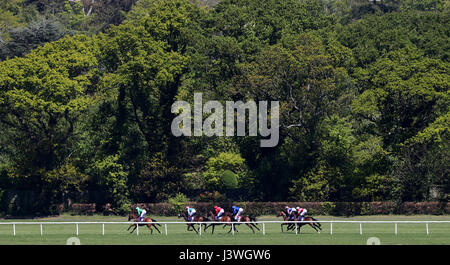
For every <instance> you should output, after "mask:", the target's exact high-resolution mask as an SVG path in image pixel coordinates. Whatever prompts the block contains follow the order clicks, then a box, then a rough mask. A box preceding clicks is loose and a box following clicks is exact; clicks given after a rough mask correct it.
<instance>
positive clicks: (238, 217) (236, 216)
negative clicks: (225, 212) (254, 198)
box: [231, 206, 244, 222]
mask: <svg viewBox="0 0 450 265" xmlns="http://www.w3.org/2000/svg"><path fill="white" fill-rule="evenodd" d="M231 208H233V214H232V215H233V216H234V217H233V218H234V219H235V220H236V221H237V222H239V221H240V220H241V213H242V212H243V211H244V209H242V208H241V207H238V206H232V207H231Z"/></svg>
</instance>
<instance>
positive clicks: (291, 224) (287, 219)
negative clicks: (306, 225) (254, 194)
mask: <svg viewBox="0 0 450 265" xmlns="http://www.w3.org/2000/svg"><path fill="white" fill-rule="evenodd" d="M280 216H282V217H283V220H284V221H290V220H289V217H288V216H287V214H286V213H285V212H284V211H281V212H279V213H278V214H277V217H280ZM283 225H287V230H286V231H289V230H292V229H294V225H295V224H293V223H281V232H284V231H283Z"/></svg>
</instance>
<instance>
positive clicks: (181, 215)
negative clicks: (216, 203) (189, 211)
mask: <svg viewBox="0 0 450 265" xmlns="http://www.w3.org/2000/svg"><path fill="white" fill-rule="evenodd" d="M181 217H183V218H184V221H186V222H189V218H188V216H187V215H186V214H185V213H184V212H181V213H180V214H179V215H178V218H181ZM192 221H193V222H209V219H208V218H207V217H203V216H194V219H193V220H192ZM194 225H195V224H187V230H188V231H191V230H189V228H191V227H192V229H194V231H195V232H196V233H197V234H198V231H197V229H195V226H194ZM201 225H202V224H198V227H199V229H201ZM205 230H206V224H203V231H205Z"/></svg>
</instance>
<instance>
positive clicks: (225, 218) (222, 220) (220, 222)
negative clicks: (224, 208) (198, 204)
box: [205, 211, 237, 234]
mask: <svg viewBox="0 0 450 265" xmlns="http://www.w3.org/2000/svg"><path fill="white" fill-rule="evenodd" d="M209 216H210V217H211V220H213V221H214V222H217V224H214V223H212V224H209V225H208V226H207V227H206V228H208V227H210V226H212V232H211V234H214V227H215V226H216V225H223V223H225V224H224V225H223V227H224V228H225V226H227V225H229V226H231V225H232V224H231V217H230V216H229V214H227V213H224V214H223V215H222V217H221V218H220V219H219V220H216V218H215V215H214V214H213V212H211V211H209ZM206 228H205V230H206ZM232 229H233V226H231V229H230V231H228V233H230V232H231V230H232ZM234 230H236V227H234ZM236 232H237V230H236Z"/></svg>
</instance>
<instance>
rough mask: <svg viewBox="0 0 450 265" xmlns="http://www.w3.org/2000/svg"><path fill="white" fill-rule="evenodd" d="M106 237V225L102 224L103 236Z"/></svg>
mask: <svg viewBox="0 0 450 265" xmlns="http://www.w3.org/2000/svg"><path fill="white" fill-rule="evenodd" d="M104 235H105V224H102V236H104Z"/></svg>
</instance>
